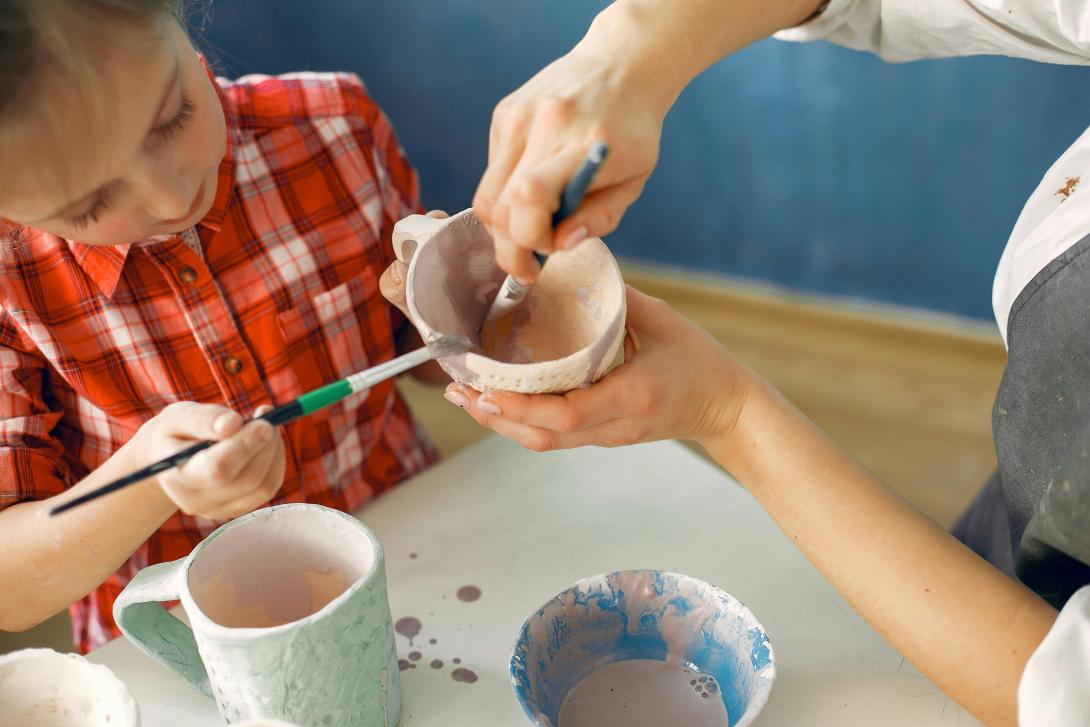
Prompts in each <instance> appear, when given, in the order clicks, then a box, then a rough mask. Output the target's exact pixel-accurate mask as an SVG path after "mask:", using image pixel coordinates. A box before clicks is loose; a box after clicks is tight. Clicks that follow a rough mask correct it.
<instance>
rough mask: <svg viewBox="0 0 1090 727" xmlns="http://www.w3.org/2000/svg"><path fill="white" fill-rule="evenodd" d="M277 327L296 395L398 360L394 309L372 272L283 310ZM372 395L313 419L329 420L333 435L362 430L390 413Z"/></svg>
mask: <svg viewBox="0 0 1090 727" xmlns="http://www.w3.org/2000/svg"><path fill="white" fill-rule="evenodd" d="M277 323H278V324H279V326H280V332H281V334H282V335H283V338H284V343H285V349H284V353H285V356H286V359H287V362H288V366H287V369H288V370H289V371H290V372H291V374H292V375H293V377H294V382H292V383H294V384H295V387H293V388H295V389H296V391H295V392H294V394H293V396H298V395H300V394H303V393H305V392H307V391H310V390H312V389H315V388H317V387H319V386H324V385H325V384H329V383H333V382H334V381H337V380H339V379H343V378H345V377H346V376H349V375H350V374H354V373H356V372H357V371H360V370H362V369H366V368H368V367H370V366H372V365H374V364H375V363H377V362H379V361H385V360H388V359H389V358H391V357H392V356H393V355H394V340H393V332H392V330H391V322H390V313H389V305H388V304H387V303H386V301H385V299H384V298H382V295H381V294H380V293H379V288H378V278H377V276H376V275H375V273H374V271H372V270H370V269H364V270H363V271H362V272H361V273H360V274H358V275H357V276H355V277H353V278H351V279H349V280H348V281H347V282H344V283H342V284H340V285H337V286H335V287H333V288H331V289H329V290H326V291H322V292H319V293H315V294H312V295H309V296H308V297H306V298H305V299H304V300H303V301H302V303H300V304H299V305H297V306H295V307H294V308H289V309H288V310H285V311H281V312H280V313H278V314H277ZM370 393H371V391H370V390H367V391H362V392H359V393H357V394H353V395H352V396H350V397H348V398H347V399H345V400H343V401H341V402H338V403H337V404H334V405H332V406H330V407H327V408H326V409H324V410H321V411H318V412H315V413H314V414H311V415H310V417H311V419H312V421H314V422H317V421H329V423H330V425H331V428H332V430H333V431H332V432H331V434H333V435H334V436H337V435H338V433H339V431H338V430H343V429H345V428H359V427H361V426H364V425H366V424H367V423H368V422H370V421H373V420H376V419H379V418H380V417H381V415H382V413H383V410H384V409H385V401H384V399H385V397H383V400H381V401H371V399H372V398H374V397H370V396H369V394H370Z"/></svg>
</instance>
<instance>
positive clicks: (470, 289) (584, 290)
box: [393, 210, 625, 394]
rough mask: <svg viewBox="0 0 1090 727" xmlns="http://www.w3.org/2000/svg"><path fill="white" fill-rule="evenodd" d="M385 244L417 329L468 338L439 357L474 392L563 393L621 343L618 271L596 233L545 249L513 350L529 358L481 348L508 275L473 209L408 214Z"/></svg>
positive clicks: (594, 374)
mask: <svg viewBox="0 0 1090 727" xmlns="http://www.w3.org/2000/svg"><path fill="white" fill-rule="evenodd" d="M393 244H394V253H395V254H396V255H397V257H398V259H399V260H401V261H402V262H404V263H406V264H408V266H409V271H408V277H407V280H406V297H407V299H408V307H409V314H410V317H411V318H412V322H413V324H414V325H415V326H416V328H417V330H419V331H420V334H421V335H422V336H423V337H424V338H425V340H427V339H428V338H429V337H430V336H431V335H433V334H436V333H440V334H461V335H463V336H466V337H467V338H469V340H470V341H473V342H474V344H476V347H475V348H474V349H473V350H472V351H470V352H469V353H466V354H463V355H460V356H453V357H450V358H445V359H441V360H440V361H439V365H440V366H442V367H443V370H444V371H446V372H447V374H449V375H450V376H451V378H453V379H454V380H455V381H457V382H459V383H462V384H466V385H467V386H471V387H473V388H475V389H477V390H479V391H488V390H493V389H496V390H503V391H517V392H522V393H526V394H541V393H552V392H562V391H570V390H571V389H575V388H578V387H579V386H582V385H583V384H587V383H590V382H592V381H596V380H598V379H599V378H601V377H602V376H604V375H605V373H606V371H608V370H609V367H610V365H611V364H612V362H613V359H614V357H615V356H616V355H617V352H618V351H619V350H620V348H621V345H622V343H623V341H624V322H625V286H624V279H623V278H622V277H621V271H620V269H619V268H618V267H617V261H616V260H615V259H614V258H613V255H612V254H610V252H609V249H608V248H607V247H606V246H605V244H604V243H603V242H602V241H601V240H600V239H598V238H596V237H592V238H589V239H587V240H585V241H584V242H583V243H582V244H580V245H578V246H576V247H575V248H574V249H573V250H570V251H567V252H558V253H555V254H553V255H551V256H550V257H549V264H548V265H546V266H545V270H544V271H543V273H542V275H541V278H540V279H539V281H538V283H537V284H536V285H535V286H534V288H533V290H532V291H531V292H530V295H529V296H528V297H527V299H526V301H525V302H524V303H523V304H522V306H521V307H520V309H519V313H518V317H516V318H515V319H514V320H515V330H517V331H520V332H521V333H520V334H519V337H518V341H517V344H516V346H515V347H516V348H517V349H518V353H519V354H520V355H519V356H518V357H516V358H520V359H521V358H524V359H526V360H527V361H530V360H531V359H532V362H512V361H511V359H507V360H501V359H503V358H505V357H498V356H495V355H486V353H485V349H487V348H488V346H484V347H483V348H482V346H481V343H482V337H481V329H482V326H483V324H484V322H485V318H486V317H487V314H488V310H489V308H490V306H491V303H492V300H493V299H494V298H495V297H496V292H497V291H498V290H499V287H500V285H501V284H502V283H503V280H504V278H505V277H506V275H505V274H504V272H503V271H502V270H501V269H500V268H499V267H498V266H497V265H496V261H495V252H494V249H493V243H492V236H491V235H490V234H489V233H488V230H487V229H486V228H485V226H484V225H483V224H482V223H481V222H480V220H478V219H477V217H476V216H475V215H474V214H473V210H464V211H462V212H459V213H458V214H456V215H454V216H453V217H449V218H447V219H442V220H437V219H434V218H431V217H425V216H423V215H412V216H410V217H406V218H405V219H403V220H401V221H400V222H398V223H397V225H395V227H394V234H393ZM512 340H515V339H514V338H512Z"/></svg>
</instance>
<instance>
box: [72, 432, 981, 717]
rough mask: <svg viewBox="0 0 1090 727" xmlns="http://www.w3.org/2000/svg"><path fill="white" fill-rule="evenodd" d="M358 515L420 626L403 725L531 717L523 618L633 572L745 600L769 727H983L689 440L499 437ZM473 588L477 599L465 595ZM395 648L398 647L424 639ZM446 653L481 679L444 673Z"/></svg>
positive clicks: (154, 682) (193, 712)
mask: <svg viewBox="0 0 1090 727" xmlns="http://www.w3.org/2000/svg"><path fill="white" fill-rule="evenodd" d="M357 515H358V517H359V518H360V519H361V520H363V522H364V523H366V524H367V525H368V526H369V527H370V528H371V529H372V530H374V531H375V533H376V534H377V535H378V537H379V540H380V541H381V542H382V544H383V546H384V547H385V549H386V558H387V561H386V562H387V565H386V567H387V574H388V576H389V587H390V606H391V609H392V611H393V615H394V619H395V620H396V619H398V618H401V617H403V616H415V617H417V618H419V619H420V621H421V622H422V623H423V630H422V631H421V633H420V635H419V636H418V637H417V638H416V640H415V644H416V645H417V646H416V649H419V651H421V652H422V653H423V658H422V659H421V660H420V661H419V662H418V666H417V668H415V669H411V670H409V671H406V672H404V673H403V674H402V675H401V676H402V690H403V695H404V707H403V714H402V719H401V725H403V726H404V727H423V726H425V725H428V726H430V725H474V726H476V725H488V726H490V727H492V726H500V725H513V726H515V727H517V726H519V725H526V724H528V721H527V720H526V719H525V717H523V715H522V712H521V710H520V709H519V707H518V704H517V703H516V702H515V698H514V694H513V693H512V691H511V687H510V685H509V681H508V676H507V665H508V658H509V656H510V650H511V645H512V642H513V641H514V638H515V635H516V633H517V632H518V630H519V628H520V627H521V625H522V622H523V621H524V620H525V618H526V617H527V616H528V615H529V614H530V613H531V612H533V611H535V610H536V609H537V608H538V607H540V606H541V604H543V603H544V602H545V601H546V600H548V599H549V598H550V597H552V596H553V595H554V594H556V593H557V592H558V591H560V590H562V589H564V588H565V587H567V586H568V585H569V584H571V583H572V582H574V581H576V580H578V579H580V578H582V577H585V576H590V575H595V574H598V573H604V572H608V571H612V570H618V569H624V568H658V569H667V570H672V571H677V572H680V573H686V574H689V575H692V576H695V577H698V578H701V579H704V580H706V581H709V582H711V583H714V584H716V585H718V586H720V587H721V588H723V589H725V590H726V591H728V592H730V593H732V594H734V595H735V596H737V597H738V598H739V599H741V600H742V601H743V602H744V603H745V604H746V605H748V606H749V607H750V609H752V610H753V612H754V613H755V614H756V616H757V618H758V619H759V620H760V621H761V622H762V623H763V624H764V626H765V628H766V629H767V631H768V633H769V636H770V638H771V640H772V645H773V648H774V649H775V652H776V661H777V666H778V669H779V677H778V679H777V682H776V684H775V686H774V687H773V690H772V698H771V700H770V701H769V704H768V706H767V707H766V708H765V710H764V712H763V714H762V715H761V717H760V719H759V720H758V724H759V725H761V726H762V727H772V726H773V725H790V726H791V727H797V726H799V725H807V726H808V727H820V726H821V725H836V726H837V727H843V726H846V725H861V726H865V727H874V726H875V725H882V726H883V727H897V726H898V725H906V726H911V727H918V726H919V725H951V726H952V727H953V726H955V725H960V726H962V727H970V726H971V725H978V724H979V723H978V722H977V721H976V720H974V719H973V718H972V717H971V716H970V715H969V714H968V713H967V712H965V711H964V710H962V709H961V708H960V707H959V706H958V705H957V704H955V703H954V702H953V701H951V700H950V699H949V698H948V697H946V695H945V694H943V693H942V692H941V691H939V689H938V688H937V687H936V686H935V685H934V684H932V682H931V681H929V680H928V679H926V678H924V677H923V676H921V675H920V674H919V672H917V671H916V670H915V669H914V668H913V667H912V665H911V664H909V663H908V662H906V661H905V660H904V659H902V657H901V655H900V654H898V653H897V652H896V651H894V650H893V649H892V648H891V647H890V646H888V645H887V644H886V643H885V642H884V641H882V639H881V638H879V637H878V635H877V634H876V633H875V632H874V630H873V629H871V628H870V626H868V625H867V624H866V623H865V622H864V621H863V620H862V619H861V618H860V617H859V616H857V615H856V614H855V613H854V612H853V611H852V610H851V608H849V607H848V605H847V604H846V603H845V602H844V601H843V600H842V599H841V598H840V596H838V595H837V594H836V592H835V591H833V589H832V588H831V587H829V586H828V585H827V584H826V583H825V581H824V580H822V578H821V576H820V575H818V573H817V571H815V570H814V568H813V567H812V566H811V565H810V564H809V563H808V562H807V561H806V560H805V559H804V558H803V557H802V556H801V555H800V554H799V553H798V551H796V550H795V548H794V547H793V546H792V545H791V543H790V542H789V541H788V539H787V538H786V537H785V536H784V535H783V534H782V533H781V532H780V531H779V530H778V529H777V528H776V526H775V525H774V524H773V523H772V521H771V520H770V519H769V517H768V516H767V515H765V513H764V512H763V511H762V510H761V509H760V507H759V506H758V505H757V504H756V503H755V502H754V501H753V500H752V499H751V498H750V497H749V495H748V494H746V492H745V491H744V490H742V489H741V488H740V487H739V486H738V485H737V484H736V483H735V482H734V481H733V480H731V479H730V478H729V477H728V476H727V475H725V474H724V473H723V472H722V471H720V470H718V469H716V468H714V467H712V466H711V465H710V464H708V463H706V462H705V461H703V460H702V459H700V458H699V457H697V456H696V455H694V454H692V453H691V452H689V451H688V450H686V449H685V448H684V447H682V446H681V445H680V444H677V443H674V442H659V443H655V444H648V445H641V446H637V447H628V448H624V449H612V450H607V449H594V448H587V449H582V450H575V451H568V452H556V453H550V454H544V455H541V454H534V453H532V452H528V451H526V450H523V449H521V448H520V447H518V446H516V445H514V444H511V443H509V442H506V441H504V440H501V439H498V438H490V439H486V440H485V441H483V442H481V443H480V444H478V445H476V446H474V447H472V448H470V449H468V450H466V451H464V452H462V453H460V454H459V455H457V456H455V457H453V458H452V459H450V460H448V461H446V462H445V463H443V464H441V465H439V466H438V467H435V468H434V469H432V470H430V471H428V472H426V473H424V474H423V475H421V476H420V477H417V478H416V479H415V480H413V481H412V482H408V483H406V484H405V485H403V486H402V487H399V488H398V489H397V490H396V491H394V492H391V493H389V494H387V495H384V496H383V497H381V498H379V500H378V501H377V502H375V503H374V504H372V505H370V506H368V507H366V508H364V509H363V510H362V511H360V512H359V513H357ZM414 554H415V555H416V557H413V555H414ZM464 585H475V586H478V587H479V588H480V589H481V590H482V592H483V595H482V597H481V598H480V600H478V601H476V602H473V603H466V602H463V601H460V600H459V599H458V598H457V597H456V595H455V594H456V592H457V591H458V589H459V588H460V587H462V586H464ZM433 638H434V639H436V640H437V643H436V644H434V645H433V644H431V643H429V640H430V639H433ZM397 643H398V654H399V656H401V657H407V656H408V654H409V653H410V652H411V651H414V650H416V649H413V648H410V647H409V645H408V642H407V641H406V639H404V638H402V637H400V636H398V637H397ZM454 657H458V658H460V659H461V660H462V664H461V666H462V667H465V668H469V669H472V670H473V671H474V672H475V673H476V674H478V675H479V677H480V678H479V680H478V681H477V682H476V683H474V684H467V683H460V682H456V681H454V680H453V679H452V678H451V675H450V673H451V667H452V663H451V660H452V659H453V658H454ZM91 659H92V660H93V661H97V662H100V663H102V664H106V665H107V666H109V667H110V668H111V669H113V670H114V671H115V672H116V673H117V675H118V676H119V677H120V678H121V679H122V680H123V681H125V682H126V683H127V684H128V685H129V687H130V688H131V689H132V692H133V694H134V695H135V696H136V699H137V700H138V701H139V703H140V710H141V715H142V717H143V722H144V724H145V725H149V726H151V727H175V726H176V727H194V726H196V725H215V724H220V723H221V722H220V720H219V716H218V714H217V712H216V708H215V705H214V704H213V703H212V702H211V701H210V700H208V699H206V698H205V697H204V696H202V695H200V694H199V693H197V692H196V691H194V690H193V689H191V688H190V687H188V686H187V685H186V684H185V683H183V682H182V681H181V680H180V679H178V678H177V677H175V676H174V675H173V674H171V673H170V672H168V671H167V670H166V669H164V668H163V667H161V666H159V665H158V664H157V663H154V662H153V661H152V660H151V659H149V658H147V657H145V656H144V655H143V654H141V653H139V652H138V651H137V650H136V649H135V648H134V647H132V646H131V645H129V644H128V643H127V642H126V641H124V640H123V639H119V640H117V641H114V642H112V643H110V644H107V645H106V646H104V647H103V648H101V649H99V650H98V651H96V652H95V653H94V654H92V656H91ZM433 659H441V660H442V661H443V662H444V665H443V667H442V668H441V669H432V668H431V667H430V662H431V661H432V660H433Z"/></svg>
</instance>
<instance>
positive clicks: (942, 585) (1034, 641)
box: [709, 385, 1056, 725]
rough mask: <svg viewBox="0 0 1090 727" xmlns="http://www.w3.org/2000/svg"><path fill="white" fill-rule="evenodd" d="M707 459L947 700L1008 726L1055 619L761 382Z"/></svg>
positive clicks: (1048, 609)
mask: <svg viewBox="0 0 1090 727" xmlns="http://www.w3.org/2000/svg"><path fill="white" fill-rule="evenodd" d="M709 450H710V453H711V454H712V456H713V457H714V458H715V459H716V460H717V461H718V462H719V463H720V464H721V465H722V466H723V467H724V468H726V469H727V470H728V471H730V472H731V473H732V474H733V475H734V476H735V477H737V478H738V480H739V481H740V482H741V483H742V484H743V485H744V486H745V487H746V488H747V489H749V491H750V492H751V493H752V494H753V495H754V497H755V498H756V499H757V500H758V501H759V502H760V503H761V505H762V506H764V507H765V509H766V510H767V511H768V512H769V514H770V515H771V516H772V517H773V519H775V520H776V522H777V523H778V524H779V525H780V527H781V528H782V529H783V530H784V532H785V533H786V534H787V535H788V536H789V537H790V538H791V540H792V541H793V542H794V543H795V545H796V546H797V547H798V548H799V549H800V550H801V551H802V552H803V554H805V555H806V557H807V558H809V560H810V561H811V562H812V563H813V564H814V565H815V566H816V567H817V568H818V570H820V571H821V573H822V574H823V575H824V576H825V577H826V578H827V579H828V580H829V582H830V583H832V585H833V586H834V587H836V589H837V590H838V591H839V592H840V593H841V594H842V595H843V596H844V597H845V598H846V599H847V600H848V602H849V603H851V605H852V606H853V607H854V608H855V609H856V610H857V611H858V612H859V613H860V614H861V615H862V616H863V617H864V618H866V619H867V621H869V622H870V623H871V624H872V625H873V626H874V627H875V629H876V630H877V631H878V632H879V633H880V634H882V636H883V637H884V638H886V639H887V640H888V641H889V642H890V643H892V644H893V646H895V647H896V648H897V649H898V650H899V651H900V652H901V653H902V654H904V655H905V656H906V657H908V659H909V660H911V661H912V663H913V664H915V665H916V667H917V668H919V669H920V670H921V671H922V672H924V673H925V674H927V676H928V677H930V678H931V679H932V680H933V681H934V682H935V683H936V684H938V685H939V686H940V687H941V688H942V689H943V690H944V691H946V693H947V694H949V695H950V696H951V697H953V698H954V699H955V700H956V701H957V702H959V703H960V704H961V705H962V706H964V707H966V708H967V709H969V710H970V711H971V712H973V713H974V714H975V715H976V716H977V717H978V718H980V719H981V720H982V721H984V722H985V723H986V724H989V725H1006V724H1009V725H1014V724H1015V722H1016V714H1017V712H1016V695H1017V687H1018V683H1019V680H1020V678H1021V674H1022V671H1023V669H1024V668H1025V664H1026V661H1027V659H1028V658H1029V656H1030V655H1031V654H1032V653H1033V650H1034V649H1035V648H1036V647H1037V645H1038V644H1039V643H1040V642H1041V640H1042V639H1043V638H1044V635H1045V634H1046V633H1047V632H1048V629H1049V628H1050V627H1051V624H1052V622H1053V621H1054V620H1055V617H1056V612H1055V611H1054V610H1053V609H1052V608H1051V607H1050V606H1049V605H1048V604H1046V603H1045V602H1044V601H1043V600H1042V599H1040V598H1038V597H1037V596H1036V594H1034V593H1032V592H1031V591H1029V590H1028V589H1026V588H1025V587H1024V586H1022V585H1021V584H1019V583H1017V582H1015V581H1014V580H1012V579H1010V578H1008V577H1007V576H1005V575H1004V574H1003V573H1001V572H1000V571H999V570H997V569H996V568H994V567H992V566H991V565H990V564H988V563H987V562H985V561H984V560H982V559H981V558H979V557H978V556H977V555H976V554H975V553H973V552H972V551H970V550H969V549H968V548H966V547H965V546H964V545H962V544H961V543H960V542H958V541H957V540H956V539H955V538H953V537H952V536H951V535H950V534H949V533H947V532H945V531H944V530H942V529H941V528H939V527H938V526H937V525H935V523H933V522H932V521H930V520H929V519H927V518H926V517H924V516H923V515H922V514H920V513H919V512H918V511H916V510H915V509H914V508H912V506H910V505H909V504H908V503H906V502H905V501H904V500H902V499H901V498H900V497H899V496H897V495H896V494H895V493H894V492H892V491H891V490H890V489H889V488H887V487H886V486H884V485H883V484H882V483H881V482H879V481H878V480H877V479H876V478H875V477H874V476H873V475H871V474H870V473H869V472H867V471H866V470H865V469H864V468H863V467H862V466H861V465H859V464H858V463H857V462H855V461H854V460H853V459H851V458H850V457H849V456H848V455H847V454H846V453H845V452H844V451H843V450H841V449H840V448H839V447H838V446H836V444H834V443H833V442H832V441H831V440H829V439H828V437H826V436H825V435H824V434H823V433H822V432H820V430H818V429H817V428H816V427H815V426H814V425H813V424H812V423H811V422H810V421H809V420H808V419H806V417H804V416H803V415H802V414H801V413H799V412H798V410H796V409H795V408H794V407H792V406H791V405H790V404H789V403H787V402H786V401H785V400H783V398H782V397H781V396H780V395H779V394H778V393H777V392H775V391H773V390H771V388H769V387H766V386H764V385H757V386H755V387H754V389H753V390H752V392H751V394H750V396H749V397H748V398H747V400H746V402H745V405H744V406H743V409H742V413H741V414H740V417H739V420H738V424H737V427H736V430H735V431H734V433H733V435H732V436H731V438H730V439H729V440H726V441H724V442H723V443H720V444H713V445H712V446H710V447H709Z"/></svg>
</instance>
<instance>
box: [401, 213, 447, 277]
mask: <svg viewBox="0 0 1090 727" xmlns="http://www.w3.org/2000/svg"><path fill="white" fill-rule="evenodd" d="M448 221H449V220H448V219H436V218H434V217H428V216H427V215H409V216H408V217H405V218H404V219H401V220H398V222H397V224H395V225H394V234H393V235H392V238H393V244H394V255H396V256H397V259H398V260H400V261H401V262H403V263H405V264H406V265H408V264H409V263H410V262H411V261H412V259H413V255H415V254H416V251H417V249H418V248H419V247H420V246H421V245H423V244H424V243H425V242H427V241H428V240H430V239H431V237H432V235H434V234H435V233H436V232H438V231H439V230H440V229H441V228H442V227H443V226H444V225H445V224H447V222H448Z"/></svg>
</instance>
